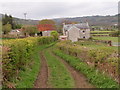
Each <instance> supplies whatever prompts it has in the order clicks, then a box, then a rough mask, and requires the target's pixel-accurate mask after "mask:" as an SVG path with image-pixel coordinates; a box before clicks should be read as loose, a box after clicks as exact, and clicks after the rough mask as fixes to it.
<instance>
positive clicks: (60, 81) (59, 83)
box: [44, 49, 75, 88]
mask: <svg viewBox="0 0 120 90" xmlns="http://www.w3.org/2000/svg"><path fill="white" fill-rule="evenodd" d="M49 50H50V49H47V50H45V51H44V54H45V57H46V59H47V63H48V68H49V70H50V76H49V78H48V79H49V80H48V84H49V85H50V86H52V87H53V88H73V87H75V84H74V80H73V78H72V76H71V75H70V73H69V72H68V70H67V69H66V68H65V66H64V65H63V64H62V63H61V62H60V61H59V60H58V58H56V57H55V56H53V55H52V53H51V52H50V51H49Z"/></svg>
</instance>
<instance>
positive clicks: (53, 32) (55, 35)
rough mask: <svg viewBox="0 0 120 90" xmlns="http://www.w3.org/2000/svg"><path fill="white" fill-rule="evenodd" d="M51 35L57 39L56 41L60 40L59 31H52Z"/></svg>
mask: <svg viewBox="0 0 120 90" xmlns="http://www.w3.org/2000/svg"><path fill="white" fill-rule="evenodd" d="M50 35H51V36H53V37H54V38H55V40H58V36H59V34H58V32H57V31H52V32H51V33H50Z"/></svg>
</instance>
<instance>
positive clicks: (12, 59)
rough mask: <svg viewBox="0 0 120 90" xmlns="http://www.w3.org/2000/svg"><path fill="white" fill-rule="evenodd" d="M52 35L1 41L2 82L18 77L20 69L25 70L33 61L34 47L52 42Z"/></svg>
mask: <svg viewBox="0 0 120 90" xmlns="http://www.w3.org/2000/svg"><path fill="white" fill-rule="evenodd" d="M53 39H54V38H53V37H29V38H24V39H12V40H4V41H3V48H4V49H3V54H2V57H3V60H2V67H3V84H5V83H6V82H9V81H11V80H13V79H15V78H17V77H18V74H19V72H20V71H21V70H25V68H26V67H28V66H30V65H31V63H33V62H34V58H33V55H34V54H33V53H34V49H35V47H37V46H38V45H42V44H49V43H51V42H53V41H54V40H53Z"/></svg>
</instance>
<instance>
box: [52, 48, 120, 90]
mask: <svg viewBox="0 0 120 90" xmlns="http://www.w3.org/2000/svg"><path fill="white" fill-rule="evenodd" d="M53 52H54V53H55V54H56V55H57V56H60V57H61V58H63V59H64V60H65V61H67V62H68V63H69V64H70V65H71V66H72V67H74V68H75V69H77V70H78V71H80V72H82V73H83V74H84V75H85V76H86V77H87V78H88V80H89V82H90V83H91V84H93V85H95V86H96V87H97V88H118V87H119V84H118V83H117V82H115V81H114V80H113V79H111V78H110V77H108V76H107V75H104V74H102V73H100V72H99V71H98V70H97V69H95V68H93V67H90V66H88V65H87V64H86V63H84V62H82V60H81V59H79V58H76V57H74V56H70V55H67V54H65V53H64V52H62V51H61V50H58V49H56V50H54V51H53Z"/></svg>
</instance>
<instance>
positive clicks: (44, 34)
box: [42, 31, 51, 36]
mask: <svg viewBox="0 0 120 90" xmlns="http://www.w3.org/2000/svg"><path fill="white" fill-rule="evenodd" d="M50 33H51V31H43V32H42V34H43V36H50Z"/></svg>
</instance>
